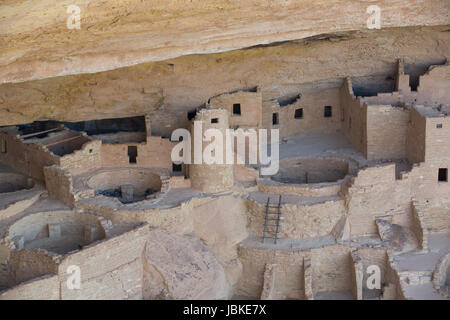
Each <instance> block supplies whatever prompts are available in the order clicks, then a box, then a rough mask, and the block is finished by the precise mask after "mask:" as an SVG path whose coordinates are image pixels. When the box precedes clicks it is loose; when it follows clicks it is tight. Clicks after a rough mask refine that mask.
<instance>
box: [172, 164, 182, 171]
mask: <svg viewBox="0 0 450 320" xmlns="http://www.w3.org/2000/svg"><path fill="white" fill-rule="evenodd" d="M181 170H182V167H181V163H180V164H176V163H172V171H173V172H181Z"/></svg>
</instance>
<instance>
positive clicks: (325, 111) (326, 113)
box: [323, 106, 332, 118]
mask: <svg viewBox="0 0 450 320" xmlns="http://www.w3.org/2000/svg"><path fill="white" fill-rule="evenodd" d="M323 116H324V117H325V118H331V116H332V112H331V106H325V107H324V108H323Z"/></svg>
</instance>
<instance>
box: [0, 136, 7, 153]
mask: <svg viewBox="0 0 450 320" xmlns="http://www.w3.org/2000/svg"><path fill="white" fill-rule="evenodd" d="M0 151H1V153H6V140H4V139H1V140H0Z"/></svg>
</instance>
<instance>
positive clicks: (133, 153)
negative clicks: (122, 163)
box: [128, 146, 138, 164]
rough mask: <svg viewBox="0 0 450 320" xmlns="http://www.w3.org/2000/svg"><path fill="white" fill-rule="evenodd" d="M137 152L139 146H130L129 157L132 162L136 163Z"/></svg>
mask: <svg viewBox="0 0 450 320" xmlns="http://www.w3.org/2000/svg"><path fill="white" fill-rule="evenodd" d="M137 154H138V152H137V146H128V159H129V163H130V164H135V163H136V158H137Z"/></svg>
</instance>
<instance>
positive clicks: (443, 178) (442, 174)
mask: <svg viewBox="0 0 450 320" xmlns="http://www.w3.org/2000/svg"><path fill="white" fill-rule="evenodd" d="M438 181H439V182H448V169H447V168H439V173H438Z"/></svg>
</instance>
